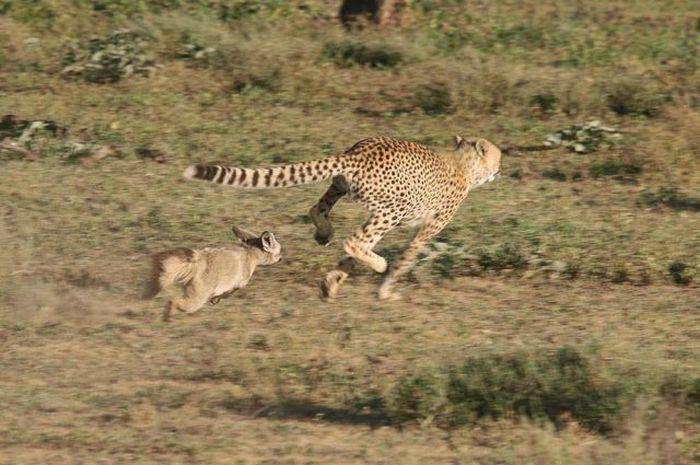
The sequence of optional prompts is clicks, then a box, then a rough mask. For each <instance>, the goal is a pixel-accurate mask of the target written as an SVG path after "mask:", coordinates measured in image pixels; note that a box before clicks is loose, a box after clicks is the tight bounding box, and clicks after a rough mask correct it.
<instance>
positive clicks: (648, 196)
mask: <svg viewBox="0 0 700 465" xmlns="http://www.w3.org/2000/svg"><path fill="white" fill-rule="evenodd" d="M637 204H638V205H643V206H647V207H661V206H666V207H669V208H672V209H673V210H689V211H700V199H694V198H691V197H688V196H687V195H685V194H684V193H682V192H681V191H680V190H678V188H677V187H662V188H660V189H658V190H656V191H646V192H643V193H642V194H641V196H640V197H639V200H638V201H637Z"/></svg>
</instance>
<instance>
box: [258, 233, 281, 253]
mask: <svg viewBox="0 0 700 465" xmlns="http://www.w3.org/2000/svg"><path fill="white" fill-rule="evenodd" d="M260 245H261V246H262V249H263V250H264V251H265V252H271V251H272V249H274V248H275V245H277V239H275V235H274V234H272V233H271V232H270V231H265V232H264V233H262V234H261V235H260Z"/></svg>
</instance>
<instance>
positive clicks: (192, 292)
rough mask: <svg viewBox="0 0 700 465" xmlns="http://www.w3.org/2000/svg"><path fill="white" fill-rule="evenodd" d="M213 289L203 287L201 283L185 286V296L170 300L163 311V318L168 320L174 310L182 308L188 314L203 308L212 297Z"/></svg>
mask: <svg viewBox="0 0 700 465" xmlns="http://www.w3.org/2000/svg"><path fill="white" fill-rule="evenodd" d="M212 292H213V289H209V288H203V287H201V285H199V286H198V285H196V284H194V283H190V284H189V285H188V286H187V287H186V288H185V296H184V297H183V298H180V299H172V300H170V301H169V302H168V303H167V305H166V307H165V310H164V311H163V320H164V321H168V320H169V319H170V316H171V314H172V312H173V311H175V310H180V311H181V312H185V313H187V314H192V313H195V312H196V311H197V310H199V309H200V308H202V307H203V306H204V305H205V304H206V303H207V302H208V301H209V299H210V298H211V294H212Z"/></svg>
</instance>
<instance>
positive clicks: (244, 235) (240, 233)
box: [232, 226, 258, 242]
mask: <svg viewBox="0 0 700 465" xmlns="http://www.w3.org/2000/svg"><path fill="white" fill-rule="evenodd" d="M232 231H233V234H234V235H235V236H236V237H237V238H239V239H240V240H241V241H242V242H248V241H250V240H251V239H257V238H258V236H256V235H255V234H253V233H252V232H250V231H247V230H245V229H243V228H239V227H238V226H234V227H233V228H232Z"/></svg>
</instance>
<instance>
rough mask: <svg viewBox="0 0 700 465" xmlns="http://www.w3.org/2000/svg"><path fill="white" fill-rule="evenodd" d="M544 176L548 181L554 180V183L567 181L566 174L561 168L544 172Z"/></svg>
mask: <svg viewBox="0 0 700 465" xmlns="http://www.w3.org/2000/svg"><path fill="white" fill-rule="evenodd" d="M542 176H544V177H545V178H547V179H552V180H553V181H560V182H563V181H566V173H564V172H563V171H562V170H560V169H559V168H551V169H548V170H544V171H542Z"/></svg>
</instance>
